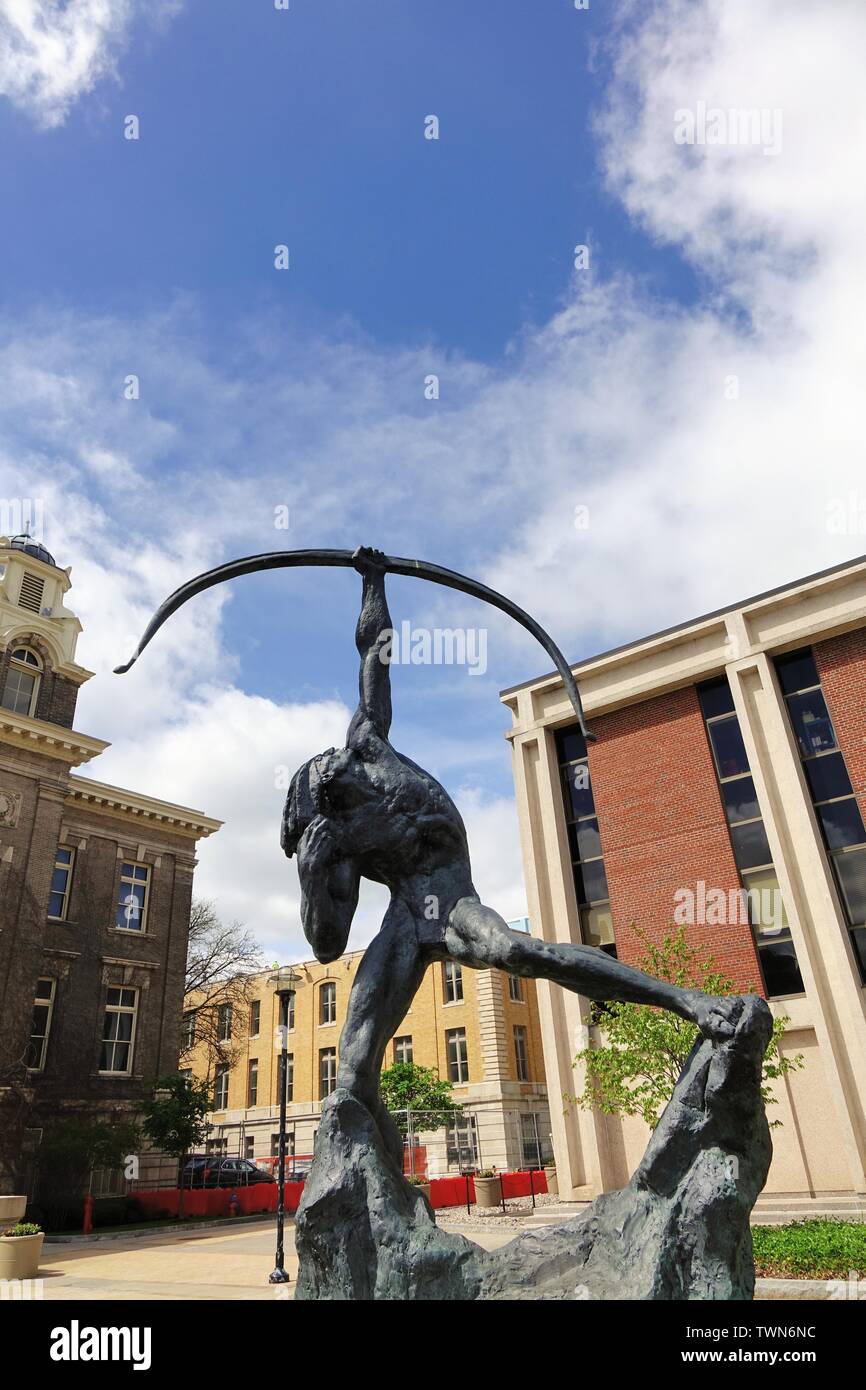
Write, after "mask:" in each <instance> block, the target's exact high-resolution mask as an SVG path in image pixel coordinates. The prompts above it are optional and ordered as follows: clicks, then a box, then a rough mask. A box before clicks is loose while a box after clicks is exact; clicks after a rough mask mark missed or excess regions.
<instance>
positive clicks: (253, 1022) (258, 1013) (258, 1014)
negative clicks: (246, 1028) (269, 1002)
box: [250, 999, 262, 1038]
mask: <svg viewBox="0 0 866 1390" xmlns="http://www.w3.org/2000/svg"><path fill="white" fill-rule="evenodd" d="M261 1019H262V1006H261V1001H260V1000H258V999H254V1000H253V1002H252V1003H251V1004H250V1037H251V1038H257V1037H258V1036H259V1028H260V1027H261Z"/></svg>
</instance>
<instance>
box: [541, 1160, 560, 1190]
mask: <svg viewBox="0 0 866 1390" xmlns="http://www.w3.org/2000/svg"><path fill="white" fill-rule="evenodd" d="M544 1176H545V1178H546V1179H547V1191H548V1193H549V1195H550V1196H551V1197H558V1196H559V1179H558V1178H557V1176H556V1169H555V1167H554V1166H553V1164H552V1163H551V1164H550V1166H549V1167H547V1168H545V1170H544Z"/></svg>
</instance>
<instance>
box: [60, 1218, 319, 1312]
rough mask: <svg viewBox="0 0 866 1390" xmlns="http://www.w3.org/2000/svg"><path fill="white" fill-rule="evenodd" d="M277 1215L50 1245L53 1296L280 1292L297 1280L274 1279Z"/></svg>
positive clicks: (290, 1269)
mask: <svg viewBox="0 0 866 1390" xmlns="http://www.w3.org/2000/svg"><path fill="white" fill-rule="evenodd" d="M274 1246H275V1229H274V1222H273V1219H270V1220H268V1221H263V1222H257V1223H256V1224H255V1225H245V1226H244V1227H243V1229H241V1230H238V1231H232V1230H231V1229H227V1228H226V1227H221V1228H220V1229H219V1230H218V1231H213V1232H210V1231H202V1230H198V1231H190V1232H189V1233H187V1232H180V1231H168V1232H163V1233H162V1234H156V1233H154V1235H152V1236H136V1237H132V1236H122V1237H120V1238H119V1239H117V1240H108V1239H103V1240H98V1241H86V1240H80V1241H71V1242H70V1243H69V1244H63V1245H45V1246H44V1247H43V1255H42V1264H41V1266H40V1270H39V1274H40V1278H42V1279H44V1286H43V1287H44V1296H45V1298H46V1299H121V1300H122V1299H130V1298H132V1299H138V1298H142V1299H151V1298H157V1299H209V1298H211V1299H224V1298H231V1299H271V1300H274V1299H277V1298H291V1297H292V1294H293V1292H294V1288H293V1285H292V1284H289V1285H288V1286H285V1285H283V1286H282V1288H281V1287H280V1286H279V1285H276V1286H275V1285H270V1284H268V1275H269V1274H270V1272H271V1270H272V1269H273V1267H274ZM286 1271H287V1273H288V1274H289V1275H290V1276H291V1278H292V1279H295V1278H297V1273H298V1260H297V1256H296V1255H295V1245H294V1226H293V1225H289V1224H287V1226H286Z"/></svg>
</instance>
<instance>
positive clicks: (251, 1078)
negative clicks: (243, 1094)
mask: <svg viewBox="0 0 866 1390" xmlns="http://www.w3.org/2000/svg"><path fill="white" fill-rule="evenodd" d="M258 1101H259V1062H258V1058H257V1057H251V1058H250V1061H249V1066H248V1068H247V1105H258Z"/></svg>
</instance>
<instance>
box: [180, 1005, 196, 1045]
mask: <svg viewBox="0 0 866 1390" xmlns="http://www.w3.org/2000/svg"><path fill="white" fill-rule="evenodd" d="M195 1016H196V1011H195V1009H187V1010H186V1012H185V1013H184V1015H183V1017H182V1018H181V1021H180V1045H181V1049H182V1050H183V1051H184V1052H188V1051H189V1049H190V1048H191V1047H195Z"/></svg>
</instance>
